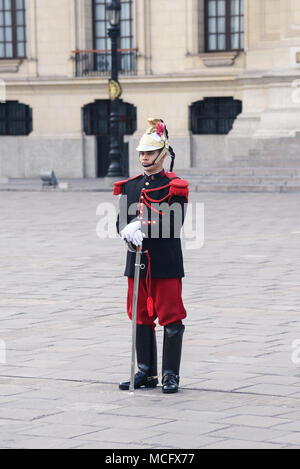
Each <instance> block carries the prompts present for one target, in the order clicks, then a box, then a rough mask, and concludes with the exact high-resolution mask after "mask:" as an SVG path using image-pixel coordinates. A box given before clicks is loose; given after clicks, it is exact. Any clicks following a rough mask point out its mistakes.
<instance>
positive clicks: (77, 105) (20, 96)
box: [0, 0, 300, 177]
mask: <svg viewBox="0 0 300 469" xmlns="http://www.w3.org/2000/svg"><path fill="white" fill-rule="evenodd" d="M26 9H27V10H26V11H27V39H28V43H27V52H28V54H27V55H28V59H27V60H24V61H20V60H11V61H8V60H0V80H4V81H5V84H6V91H7V97H6V99H7V100H19V101H20V102H22V103H24V104H28V105H30V106H31V107H32V109H33V132H32V134H30V136H28V137H14V138H12V137H0V176H9V177H13V176H14V177H24V176H26V177H31V176H38V174H39V171H40V169H41V168H43V167H45V166H49V167H51V168H53V169H54V170H55V171H56V172H57V175H58V176H59V177H67V176H69V177H85V176H95V175H96V164H95V153H96V149H95V141H94V138H93V137H86V136H85V135H84V134H83V130H82V107H83V106H84V105H86V104H88V103H90V102H93V101H94V100H95V99H107V79H108V78H107V77H102V78H101V77H100V78H99V77H98V78H93V77H91V78H86V77H83V78H80V77H79V78H75V77H74V67H75V64H74V54H73V51H74V50H77V49H90V48H91V47H92V46H93V41H92V2H91V0H51V2H50V1H49V0H26ZM203 9H204V0H186V1H182V0H172V2H171V3H170V1H169V0H151V1H149V0H135V2H134V18H135V22H134V25H135V26H134V27H135V46H136V47H137V48H138V54H139V56H138V74H137V76H126V77H125V76H124V77H121V78H120V81H121V83H122V86H123V96H122V98H123V99H124V101H126V102H129V103H132V104H134V105H135V106H136V107H137V110H138V130H137V132H136V133H135V135H134V136H132V137H127V140H128V141H129V142H130V167H131V174H134V173H135V172H136V171H137V170H138V169H139V168H138V165H137V155H136V151H135V147H136V143H137V142H138V139H139V138H140V136H141V135H142V133H143V132H144V131H145V129H146V127H147V118H148V117H150V116H151V117H161V118H163V119H164V120H165V122H166V124H167V126H168V129H169V134H170V141H171V143H172V144H173V146H174V149H175V152H176V166H177V168H180V169H183V168H189V167H192V166H194V167H201V166H209V165H210V166H216V165H220V164H222V161H223V162H224V161H226V160H230V159H232V158H233V157H234V156H235V155H237V154H239V153H240V152H241V148H243V151H247V149H250V148H251V147H252V146H253V144H254V142H255V141H256V140H257V139H261V138H280V137H281V136H290V137H291V138H292V137H293V135H295V133H296V131H297V130H298V131H299V130H300V129H299V127H300V124H299V123H300V114H299V112H300V104H299V102H295V99H294V96H295V94H293V92H295V86H297V82H295V80H297V79H300V64H299V63H297V62H296V53H297V52H299V51H300V6H299V1H297V0H245V51H244V52H241V53H235V52H216V53H209V54H208V53H205V51H204V24H203V15H202V14H200V15H199V14H198V11H199V12H203ZM295 83H296V84H295ZM218 96H231V97H234V98H235V99H240V100H241V101H242V102H243V112H242V114H241V115H240V116H239V117H238V118H237V120H236V121H235V124H234V127H233V130H232V131H231V132H230V133H229V134H228V135H227V136H218V138H216V139H214V138H213V137H212V136H204V135H202V136H191V135H190V131H189V106H190V105H191V104H192V103H193V102H195V101H197V100H201V99H203V98H205V97H218ZM296 101H297V100H296ZM241 142H242V145H241Z"/></svg>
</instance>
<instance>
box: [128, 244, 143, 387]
mask: <svg viewBox="0 0 300 469" xmlns="http://www.w3.org/2000/svg"><path fill="white" fill-rule="evenodd" d="M141 256H142V249H141V246H137V248H136V255H135V264H134V265H135V269H134V283H133V300H132V341H131V373H130V385H129V392H130V394H132V393H134V375H135V358H136V357H135V356H136V319H137V300H138V294H139V281H140V268H141Z"/></svg>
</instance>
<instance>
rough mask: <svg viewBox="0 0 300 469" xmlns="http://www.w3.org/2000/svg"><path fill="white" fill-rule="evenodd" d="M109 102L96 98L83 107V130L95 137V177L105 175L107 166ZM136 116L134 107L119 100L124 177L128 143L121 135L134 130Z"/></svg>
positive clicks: (126, 170) (127, 168)
mask: <svg viewBox="0 0 300 469" xmlns="http://www.w3.org/2000/svg"><path fill="white" fill-rule="evenodd" d="M110 103H111V101H110V100H109V99H102V100H96V101H94V102H93V103H89V104H87V105H86V106H84V108H83V125H84V132H85V133H86V134H87V135H95V136H96V139H97V177H104V176H106V174H107V170H108V166H109V147H110V137H109V136H110V121H109V117H110ZM136 117H137V116H136V107H135V106H134V105H133V104H129V103H124V102H123V101H122V100H120V127H119V138H120V148H121V154H122V158H121V167H122V173H123V176H125V177H127V176H128V175H129V145H128V143H124V140H123V137H124V135H132V134H133V133H134V132H135V131H136Z"/></svg>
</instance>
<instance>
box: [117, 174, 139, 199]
mask: <svg viewBox="0 0 300 469" xmlns="http://www.w3.org/2000/svg"><path fill="white" fill-rule="evenodd" d="M140 176H142V174H138V175H137V176H134V177H133V178H130V179H124V180H123V181H117V182H114V192H113V194H114V195H120V194H122V191H123V185H124V184H126V182H128V181H133V180H134V179H137V178H139V177H140Z"/></svg>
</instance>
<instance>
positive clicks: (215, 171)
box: [175, 165, 300, 179]
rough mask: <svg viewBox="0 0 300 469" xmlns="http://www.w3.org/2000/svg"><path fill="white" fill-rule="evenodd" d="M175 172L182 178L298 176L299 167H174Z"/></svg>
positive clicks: (299, 173)
mask: <svg viewBox="0 0 300 469" xmlns="http://www.w3.org/2000/svg"><path fill="white" fill-rule="evenodd" d="M175 172H176V174H178V176H180V177H182V178H185V177H186V178H187V179H191V178H194V177H195V178H198V177H206V176H217V175H220V176H257V177H262V176H266V177H269V176H279V177H283V178H285V177H297V176H300V168H292V167H291V168H290V167H286V168H280V167H268V166H258V167H255V166H253V167H249V165H248V166H246V167H240V166H236V165H234V166H227V167H222V168H191V169H189V170H186V169H178V170H177V169H176V170H175Z"/></svg>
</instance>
